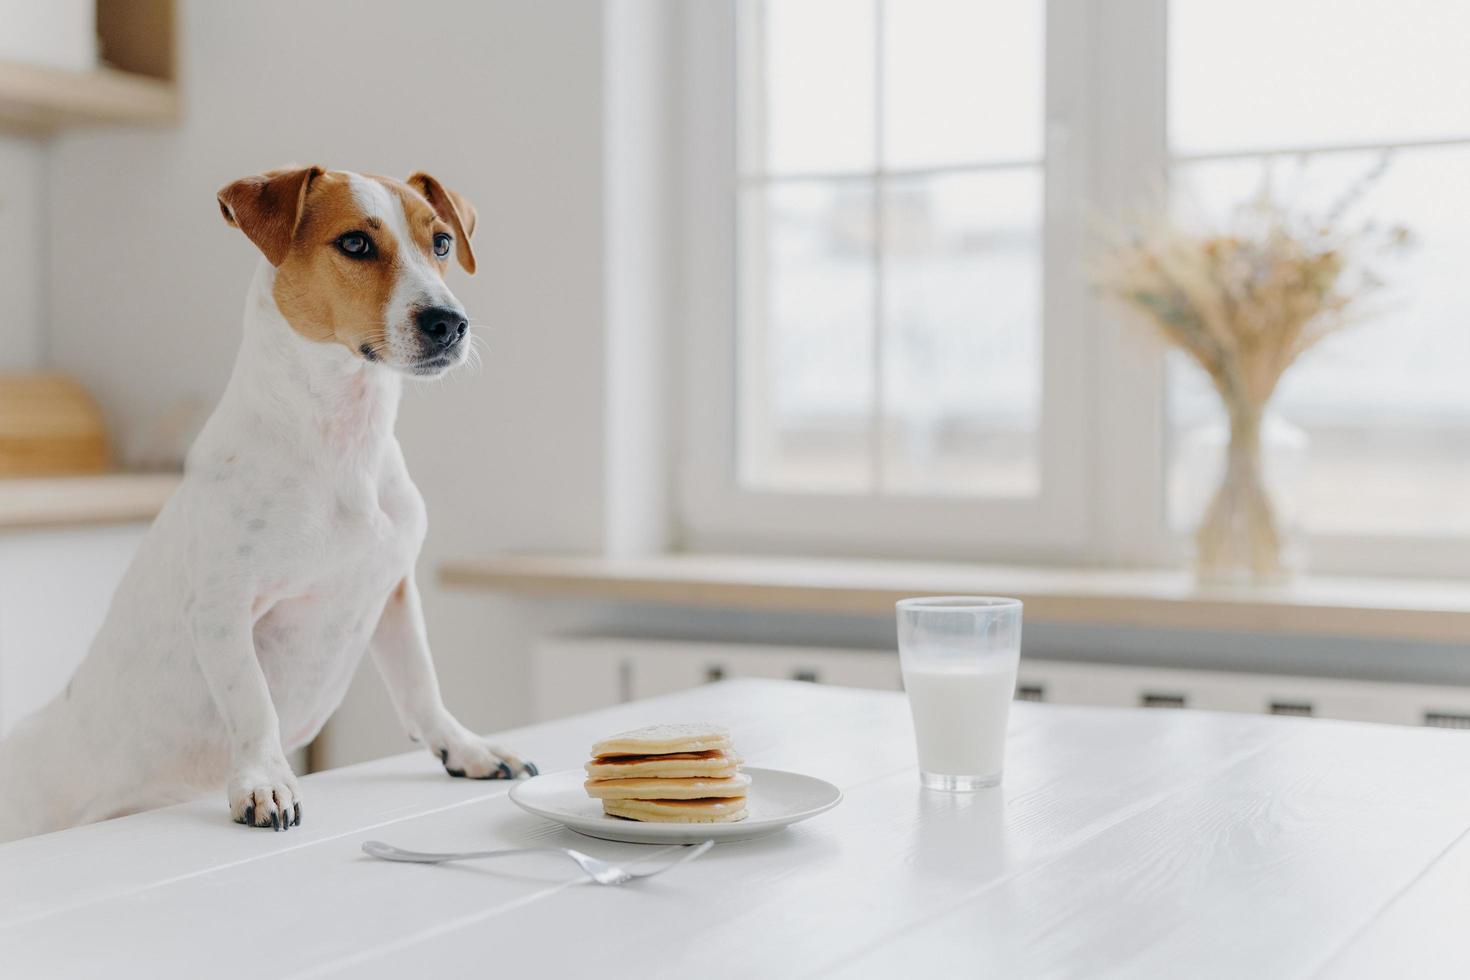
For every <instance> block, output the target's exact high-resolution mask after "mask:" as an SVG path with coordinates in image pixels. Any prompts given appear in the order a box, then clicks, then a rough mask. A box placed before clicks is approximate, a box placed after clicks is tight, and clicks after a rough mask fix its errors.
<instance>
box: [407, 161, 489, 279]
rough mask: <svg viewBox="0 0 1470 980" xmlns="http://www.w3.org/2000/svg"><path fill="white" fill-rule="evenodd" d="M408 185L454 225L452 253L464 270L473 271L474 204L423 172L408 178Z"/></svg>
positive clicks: (471, 273) (451, 225)
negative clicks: (471, 244) (471, 240)
mask: <svg viewBox="0 0 1470 980" xmlns="http://www.w3.org/2000/svg"><path fill="white" fill-rule="evenodd" d="M408 186H409V187H412V188H413V189H414V190H416V191H418V192H419V193H420V194H422V195H424V200H426V201H428V202H429V206H430V207H432V208H433V209H434V212H435V213H436V214H438V215H439V217H441V218H443V219H444V220H445V221H447V222H448V223H449V227H451V228H453V229H454V254H455V255H457V256H458V257H459V264H460V265H461V266H463V267H464V271H466V272H468V273H469V274H470V275H474V273H475V250H474V249H473V248H471V247H470V236H471V235H473V234H474V233H475V208H474V206H473V205H472V204H470V202H469V201H466V200H465V199H464V198H463V197H461V196H460V195H458V194H456V193H455V192H454V191H452V190H450V189H449V188H447V187H445V186H444V185H443V184H441V183H439V181H438V180H436V179H435V178H433V177H430V176H429V175H428V174H426V173H422V172H420V173H416V174H414V175H413V176H412V177H410V178H408Z"/></svg>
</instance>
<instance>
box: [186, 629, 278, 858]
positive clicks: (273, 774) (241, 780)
mask: <svg viewBox="0 0 1470 980" xmlns="http://www.w3.org/2000/svg"><path fill="white" fill-rule="evenodd" d="M193 632H194V650H195V656H196V658H197V659H198V661H199V668H200V670H201V671H202V672H203V674H204V682H205V684H207V685H208V687H209V693H210V695H211V697H212V698H213V700H214V705H215V707H216V708H217V709H218V710H219V713H220V716H221V717H222V718H223V719H224V723H225V731H226V732H227V734H228V736H229V740H230V777H229V782H228V784H227V786H226V792H227V793H228V794H229V800H230V815H231V816H232V817H234V819H235V822H236V823H243V824H247V825H250V826H255V827H274V828H275V829H276V830H285V829H287V828H288V827H292V826H296V825H299V824H300V823H301V796H300V794H299V792H298V790H297V788H296V774H295V773H293V772H292V771H291V766H290V764H289V763H287V762H286V753H285V752H284V751H283V750H282V748H281V722H280V719H279V718H278V717H277V715H276V706H275V703H274V702H273V701H271V692H270V688H268V687H267V686H266V683H265V674H264V673H262V672H261V669H260V660H259V659H258V658H257V657H256V654H255V639H254V636H253V630H252V629H251V623H250V616H249V604H248V603H243V604H242V603H236V602H234V601H228V600H227V601H219V602H201V603H200V605H199V607H198V608H197V610H196V612H195V614H194V621H193Z"/></svg>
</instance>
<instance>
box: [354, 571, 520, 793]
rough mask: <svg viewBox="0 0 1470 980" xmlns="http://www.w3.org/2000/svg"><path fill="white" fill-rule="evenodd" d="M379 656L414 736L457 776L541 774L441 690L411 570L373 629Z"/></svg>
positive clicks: (375, 651) (390, 691) (390, 690)
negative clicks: (463, 718) (462, 715)
mask: <svg viewBox="0 0 1470 980" xmlns="http://www.w3.org/2000/svg"><path fill="white" fill-rule="evenodd" d="M372 651H373V662H374V663H375V664H377V666H378V673H380V674H382V675H383V683H384V684H385V685H387V688H388V696H389V697H390V698H392V699H393V706H394V708H396V709H397V710H398V717H399V718H400V719H401V720H402V722H403V727H404V728H406V729H408V736H409V738H412V739H413V740H414V741H416V742H422V743H423V744H424V745H425V746H427V747H428V749H429V751H430V752H432V753H434V755H435V756H436V757H437V758H438V759H439V761H440V762H441V763H443V765H444V768H445V769H446V770H447V771H448V772H449V775H451V776H468V777H470V778H471V779H514V778H515V777H517V776H520V775H531V776H534V775H536V766H535V764H534V763H531V762H527V761H524V760H522V759H518V758H516V757H515V756H514V755H511V754H510V753H509V752H506V751H505V750H504V749H501V748H497V747H496V746H493V745H491V744H490V743H489V742H487V741H485V740H484V739H483V738H481V737H480V736H478V735H476V734H475V733H474V732H472V731H470V730H469V729H468V728H466V727H464V726H463V725H461V724H460V723H459V721H458V720H457V719H455V717H454V716H453V715H451V714H450V713H449V710H448V709H447V708H445V707H444V701H443V699H442V698H441V697H440V695H439V679H438V678H437V677H436V676H435V674H434V662H433V660H432V659H431V658H430V656H429V639H428V634H427V632H426V631H425V629H424V613H423V607H422V606H421V605H420V603H419V590H418V586H417V585H415V584H414V581H413V577H412V576H409V577H407V578H405V579H404V580H403V581H402V582H399V583H398V587H397V588H395V589H394V590H393V593H392V595H390V596H389V597H388V602H387V604H386V605H384V607H383V616H382V618H381V619H380V620H379V621H378V628H377V630H376V631H375V632H374V633H373V640H372Z"/></svg>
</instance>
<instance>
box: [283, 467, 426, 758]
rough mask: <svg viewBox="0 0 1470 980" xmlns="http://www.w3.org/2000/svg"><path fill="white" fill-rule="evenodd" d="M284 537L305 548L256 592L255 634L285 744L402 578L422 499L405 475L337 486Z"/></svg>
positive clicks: (301, 728) (319, 716)
mask: <svg viewBox="0 0 1470 980" xmlns="http://www.w3.org/2000/svg"><path fill="white" fill-rule="evenodd" d="M296 516H297V519H296V520H294V521H292V522H290V525H289V526H288V527H287V528H286V533H287V534H288V535H289V536H290V537H292V538H296V539H298V540H300V541H302V542H304V544H303V545H302V546H301V547H299V548H295V549H289V548H288V549H285V550H286V552H287V553H289V554H291V555H292V559H293V560H292V561H291V562H290V563H289V564H288V566H287V567H285V568H283V569H282V575H281V577H280V579H279V580H278V581H271V582H266V583H263V584H264V589H263V590H262V594H261V595H260V596H259V597H258V598H257V600H256V601H257V605H258V610H257V612H258V616H259V618H258V619H257V620H256V622H255V627H254V637H255V648H256V654H257V656H258V657H259V659H260V665H261V670H262V671H263V672H264V673H265V677H266V683H267V684H268V685H269V687H270V689H271V694H272V697H273V698H274V700H275V704H276V710H277V713H278V714H279V715H280V719H281V730H282V734H283V737H284V740H285V741H286V742H287V743H289V744H288V748H289V747H290V746H293V745H300V744H305V743H306V742H307V741H310V739H311V738H312V737H313V736H315V734H316V732H317V731H318V730H319V729H320V728H321V726H322V725H323V724H324V723H325V722H326V719H327V717H328V716H329V715H330V714H331V712H332V710H333V709H334V708H335V707H336V706H337V704H338V703H340V701H341V699H342V696H343V695H344V693H345V692H346V689H347V685H348V684H349V683H350V682H351V680H352V676H353V674H354V673H355V672H356V670H357V666H358V664H359V662H360V661H361V658H362V654H363V652H364V651H365V650H366V649H367V644H368V642H369V640H370V638H371V636H372V633H373V629H374V627H375V626H376V625H377V622H378V619H379V617H380V615H381V614H382V611H383V606H384V603H385V602H386V601H387V599H388V597H389V595H390V594H391V593H392V591H393V590H394V589H395V588H396V587H397V586H398V584H399V583H400V582H401V581H402V580H403V578H404V577H405V576H406V575H408V574H410V573H411V571H412V568H413V563H414V560H415V558H416V557H417V555H418V549H419V546H420V544H421V543H422V540H423V534H424V512H423V503H422V501H421V499H420V498H419V496H418V493H417V491H416V490H415V489H414V488H413V486H412V484H410V483H409V482H408V481H407V478H406V477H403V478H401V479H399V478H397V477H393V478H389V479H387V480H385V481H382V482H377V483H374V484H372V485H369V484H367V483H363V484H359V485H352V486H347V487H344V488H341V492H339V493H336V494H333V495H330V496H329V497H325V498H322V499H319V500H316V501H313V502H312V503H310V504H308V505H306V506H305V507H304V509H303V511H302V512H300V513H298V514H297V515H296Z"/></svg>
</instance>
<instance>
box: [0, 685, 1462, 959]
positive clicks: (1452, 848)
mask: <svg viewBox="0 0 1470 980" xmlns="http://www.w3.org/2000/svg"><path fill="white" fill-rule="evenodd" d="M699 719H708V720H712V721H718V722H722V723H724V724H726V725H728V726H729V727H730V728H731V729H732V731H733V733H734V735H735V738H736V744H737V747H738V748H739V749H740V750H741V751H742V753H743V754H744V755H745V756H746V758H747V761H748V762H749V763H750V764H752V765H759V766H769V767H776V768H786V769H794V770H798V771H802V772H808V773H811V774H813V775H817V776H821V777H823V778H826V779H829V780H831V781H833V782H835V783H837V784H838V785H839V786H841V787H842V788H843V789H844V790H845V791H846V794H847V798H846V800H845V802H844V803H843V804H842V805H841V806H839V807H838V808H837V809H835V810H833V811H831V812H830V813H827V814H824V815H822V816H820V817H817V818H815V819H813V820H811V821H809V822H807V823H804V824H800V825H798V826H796V827H793V828H791V829H789V830H787V831H784V832H782V833H780V834H778V835H776V836H774V837H770V838H766V839H764V840H758V841H750V842H746V843H735V844H726V845H720V846H718V847H716V848H715V850H714V851H712V852H711V853H710V854H708V855H706V856H705V857H703V858H701V859H700V860H698V861H696V862H694V863H693V864H691V865H689V866H687V867H685V868H681V869H679V870H677V871H674V872H672V873H670V874H669V875H667V876H665V877H662V878H659V879H656V880H653V881H649V882H645V883H641V884H637V885H634V886H629V887H625V888H602V887H599V886H595V885H585V884H577V883H574V882H573V880H572V878H571V875H570V874H568V869H567V868H566V867H563V866H562V865H560V864H557V863H555V859H529V858H528V859H516V860H517V861H518V862H522V861H523V862H524V863H517V864H516V865H515V866H514V867H509V866H492V865H490V864H485V865H481V866H469V865H464V866H444V867H429V866H417V865H396V864H386V863H382V862H378V861H374V860H371V859H368V858H365V857H364V856H362V854H361V853H360V851H359V845H360V843H361V842H362V841H363V840H367V839H371V838H379V839H382V840H387V841H389V842H391V843H394V844H398V845H400V846H404V847H409V848H417V849H423V850H458V849H470V848H491V847H497V846H499V847H509V846H528V845H537V846H540V845H547V844H554V845H565V846H573V847H576V848H578V849H581V850H585V851H588V852H590V853H594V854H597V855H601V856H605V857H609V858H616V859H627V858H632V857H634V856H636V855H639V854H642V853H646V851H644V850H643V849H642V848H640V846H639V845H633V844H612V843H607V842H604V841H594V840H589V839H587V838H582V837H578V836H576V835H574V834H572V833H570V832H568V831H564V830H561V829H559V828H557V827H555V826H553V825H551V824H549V823H545V822H543V821H541V820H538V819H536V818H534V817H531V816H530V815H528V814H525V813H523V812H521V811H520V810H519V809H517V808H516V807H514V806H513V805H512V804H511V803H510V802H509V801H508V800H507V799H506V798H505V793H506V790H507V785H506V784H504V783H496V782H471V781H467V780H462V779H450V778H448V777H446V776H445V775H444V773H443V772H442V771H441V770H440V769H439V767H438V766H436V765H435V764H434V762H433V760H432V759H430V758H429V757H428V756H427V755H426V754H424V753H414V754H410V755H404V756H399V757H396V758H392V759H386V760H383V761H380V762H375V763H369V764H366V765H362V766H356V767H351V768H347V769H340V770H336V771H334V772H329V773H322V774H320V775H315V776H310V777H307V778H306V779H305V780H303V782H302V791H303V800H304V804H303V815H304V822H303V826H302V827H300V828H298V829H296V830H292V831H291V832H290V833H286V834H274V833H270V832H266V831H250V830H246V829H244V828H242V827H238V826H235V825H233V824H231V823H229V821H228V818H227V816H226V813H225V807H224V802H223V800H222V799H219V800H215V799H211V800H205V801H201V802H198V803H194V804H188V805H184V806H178V807H173V808H170V809H167V810H159V811H154V812H152V813H146V814H140V815H138V816H134V817H128V818H124V819H121V820H114V821H110V822H108V823H104V824H98V825H94V826H91V827H83V828H78V829H76V830H71V831H66V832H63V833H60V834H52V835H49V836H46V837H39V838H33V839H31V840H27V841H18V842H15V843H11V844H7V845H0V975H3V976H5V977H7V978H9V977H32V976H33V977H47V978H50V977H89V978H90V977H102V976H105V977H108V978H109V980H117V978H120V977H131V976H148V977H150V978H163V977H191V978H192V977H209V978H211V980H224V978H231V977H249V978H252V980H258V978H261V977H270V978H272V980H284V978H289V977H316V976H342V977H353V978H358V977H378V976H384V977H387V976H392V977H439V976H444V977H457V976H503V977H510V976H517V975H521V974H523V973H529V974H531V975H538V976H547V977H568V976H577V975H592V974H593V972H594V971H595V973H596V975H598V976H601V977H621V976H638V977H640V978H650V977H689V976H699V977H705V978H718V977H726V976H729V977H741V978H753V977H782V978H785V977H802V976H812V975H819V974H821V975H836V976H843V977H892V976H902V975H906V976H911V977H928V976H980V975H985V976H1006V977H1013V976H1040V975H1045V976H1087V977H1095V976H1104V975H1119V976H1129V977H1139V976H1144V977H1180V976H1189V977H1205V976H1231V977H1234V976H1253V977H1297V976H1327V977H1380V976H1385V975H1398V976H1405V977H1410V976H1431V975H1432V976H1470V938H1467V936H1466V933H1465V912H1466V909H1470V733H1463V732H1442V731H1428V730H1420V729H1405V728H1390V727H1379V726H1370V725H1359V724H1347V723H1338V722H1329V721H1314V720H1305V719H1288V718H1269V717H1255V716H1246V715H1224V714H1211V713H1206V712H1194V711H1167V710H1154V711H1143V710H1132V711H1120V710H1115V709H1103V708H1070V707H1057V706H1045V705H1033V704H1026V703H1020V704H1017V705H1016V710H1015V712H1014V714H1013V716H1012V726H1011V742H1010V748H1009V761H1008V772H1007V775H1006V780H1005V784H1004V785H1003V786H1002V787H1001V788H999V789H997V790H991V791H986V792H982V793H977V794H973V795H946V794H936V793H929V792H925V791H922V790H920V789H919V787H918V785H917V784H916V777H915V765H914V751H913V741H912V735H911V732H910V729H909V723H908V718H907V707H906V705H905V703H904V700H903V698H902V696H901V695H896V694H888V693H880V692H868V691H853V690H843V689H836V688H828V687H819V686H816V685H811V684H797V683H788V682H778V681H735V682H727V683H723V684H718V685H714V686H711V687H706V688H701V689H699V690H696V691H691V692H688V693H684V694H678V695H671V696H668V697H664V698H658V699H654V700H649V701H643V702H638V703H634V704H628V705H623V706H620V707H617V708H613V709H609V710H606V711H600V712H596V713H593V714H588V715H582V716H578V717H576V718H569V719H565V720H562V721H557V722H551V723H547V724H543V725H537V726H534V727H530V728H525V729H521V730H519V731H516V732H508V733H505V734H504V736H503V737H502V740H503V741H505V742H506V743H507V744H513V745H515V746H516V747H517V748H518V749H520V750H521V751H523V752H524V753H525V754H527V755H528V756H529V757H531V758H533V759H536V760H537V761H538V762H540V763H541V764H542V766H543V768H544V769H546V770H547V771H550V770H551V769H555V768H571V767H576V766H580V764H581V763H582V762H583V760H584V756H585V754H586V751H587V748H588V746H589V745H591V743H592V742H593V741H594V740H595V739H597V738H600V737H602V736H604V735H607V734H609V733H611V732H614V731H617V730H620V729H624V728H629V727H633V726H636V725H641V724H646V723H650V722H654V721H676V720H699ZM384 723H385V724H387V723H389V722H388V721H387V720H385V722H384Z"/></svg>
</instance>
